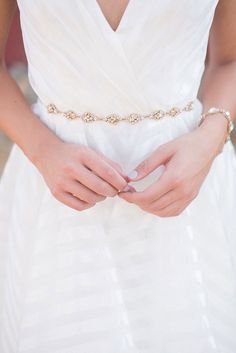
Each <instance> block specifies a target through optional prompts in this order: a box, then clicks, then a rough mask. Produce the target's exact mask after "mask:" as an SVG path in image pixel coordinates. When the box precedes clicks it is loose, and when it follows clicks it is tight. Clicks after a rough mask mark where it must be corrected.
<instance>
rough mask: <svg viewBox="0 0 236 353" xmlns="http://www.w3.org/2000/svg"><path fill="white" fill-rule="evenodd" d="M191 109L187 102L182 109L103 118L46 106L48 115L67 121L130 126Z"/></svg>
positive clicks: (174, 115) (191, 106)
mask: <svg viewBox="0 0 236 353" xmlns="http://www.w3.org/2000/svg"><path fill="white" fill-rule="evenodd" d="M192 109H193V101H190V102H188V103H187V104H186V105H185V106H184V107H182V108H178V107H173V108H170V109H169V110H166V111H165V110H161V109H159V110H156V111H154V112H151V113H150V114H147V115H142V114H138V113H131V114H129V115H126V116H120V115H118V114H109V115H107V116H105V117H101V116H97V115H95V114H93V113H90V112H85V113H82V114H80V115H79V114H77V113H75V112H73V111H71V110H70V111H67V112H62V111H60V110H59V109H58V108H57V107H56V105H55V104H53V103H50V104H48V105H47V111H48V113H50V114H62V115H63V116H64V117H65V118H66V119H69V120H74V119H81V120H82V121H84V122H86V123H88V122H91V121H105V122H108V123H110V124H117V123H118V122H120V121H127V122H129V123H131V124H135V123H137V122H139V121H141V120H143V119H154V120H160V119H162V118H164V117H167V116H169V117H176V116H177V115H179V114H180V113H182V112H184V111H185V112H186V111H190V110H192Z"/></svg>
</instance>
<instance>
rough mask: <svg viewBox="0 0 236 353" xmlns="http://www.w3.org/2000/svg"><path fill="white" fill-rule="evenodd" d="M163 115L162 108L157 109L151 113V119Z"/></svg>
mask: <svg viewBox="0 0 236 353" xmlns="http://www.w3.org/2000/svg"><path fill="white" fill-rule="evenodd" d="M164 115H165V112H164V111H163V110H157V111H155V112H153V113H152V117H153V119H156V120H159V119H161V118H163V117H164Z"/></svg>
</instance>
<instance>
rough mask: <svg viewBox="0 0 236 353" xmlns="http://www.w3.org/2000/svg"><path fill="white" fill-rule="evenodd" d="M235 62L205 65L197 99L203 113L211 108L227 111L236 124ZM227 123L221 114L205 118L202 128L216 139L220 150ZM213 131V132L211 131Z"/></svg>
mask: <svg viewBox="0 0 236 353" xmlns="http://www.w3.org/2000/svg"><path fill="white" fill-rule="evenodd" d="M235 92H236V61H232V62H229V63H225V64H220V65H215V66H213V65H210V64H209V65H207V66H206V69H205V71H204V74H203V77H202V81H201V85H200V88H199V92H198V98H199V99H200V101H201V102H202V104H203V112H206V111H207V110H208V109H209V108H211V107H219V108H224V109H226V110H229V111H230V113H231V118H232V120H233V122H234V123H235V124H236V97H235ZM227 126H228V122H227V120H226V119H225V118H224V117H223V115H222V114H220V113H219V114H214V115H211V116H210V117H209V118H206V119H205V120H204V122H203V124H202V127H203V128H204V129H206V131H207V133H210V134H209V137H210V135H211V136H212V137H215V138H216V139H217V138H218V140H219V143H220V146H221V149H222V148H223V146H224V141H225V137H226V135H227ZM213 129H214V130H213Z"/></svg>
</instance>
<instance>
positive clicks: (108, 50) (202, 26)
mask: <svg viewBox="0 0 236 353" xmlns="http://www.w3.org/2000/svg"><path fill="white" fill-rule="evenodd" d="M217 3H218V1H217V0H199V1H197V2H196V1H195V0H180V1H174V0H166V1H162V0H147V1H143V0H130V2H129V3H128V5H127V8H126V10H125V12H124V14H123V16H122V19H121V21H120V23H119V26H118V28H117V30H116V31H113V30H112V28H111V27H110V26H109V23H108V22H107V21H106V19H105V17H104V15H103V13H102V11H101V9H100V8H99V5H98V3H97V2H96V0H71V1H70V2H65V1H58V0H51V1H47V0H34V1H33V2H32V1H29V0H18V5H19V9H20V19H21V25H22V33H23V40H24V45H25V50H26V55H27V58H28V69H29V79H30V83H31V85H32V87H33V89H34V91H35V92H36V94H37V95H38V97H39V99H40V100H41V101H42V102H43V103H44V104H48V103H50V102H54V103H55V104H57V105H58V107H59V108H60V109H74V110H76V111H78V112H81V111H84V110H93V111H95V112H96V113H98V114H106V113H107V112H110V111H113V112H117V113H121V114H123V113H127V112H131V111H137V112H148V111H150V110H153V109H156V108H157V107H167V106H168V107H169V106H173V105H177V104H178V105H181V104H184V103H185V102H187V101H190V100H194V99H195V98H196V96H197V92H198V88H199V84H200V80H201V76H202V73H203V70H204V60H205V55H206V50H207V43H208V36H209V30H210V26H211V23H212V20H213V16H214V11H215V8H216V5H217Z"/></svg>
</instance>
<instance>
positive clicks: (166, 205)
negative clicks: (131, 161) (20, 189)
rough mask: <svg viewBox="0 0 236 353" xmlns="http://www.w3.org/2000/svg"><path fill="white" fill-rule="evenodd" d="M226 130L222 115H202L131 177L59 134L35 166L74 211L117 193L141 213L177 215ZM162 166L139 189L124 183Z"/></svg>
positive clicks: (195, 192) (192, 194)
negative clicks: (201, 119)
mask: <svg viewBox="0 0 236 353" xmlns="http://www.w3.org/2000/svg"><path fill="white" fill-rule="evenodd" d="M212 127H214V134H213V133H212ZM226 132H227V123H226V119H222V118H221V119H219V118H218V119H217V118H213V117H212V118H211V119H206V120H205V122H204V123H203V124H202V125H201V126H199V127H198V128H196V129H194V130H193V131H191V132H189V133H186V134H184V135H182V136H180V137H178V138H175V139H173V140H171V141H169V142H167V143H164V144H162V145H161V146H159V147H158V148H156V149H155V150H154V151H153V152H152V153H151V154H150V155H149V156H148V157H147V158H146V159H145V160H143V161H142V162H141V163H140V164H139V165H137V166H136V168H135V170H136V172H137V173H138V174H137V176H136V177H135V178H134V177H133V178H131V176H130V175H124V174H123V172H122V170H121V167H120V166H119V164H118V163H116V162H114V161H112V160H111V159H109V158H108V157H106V156H105V155H103V154H102V153H100V152H97V151H95V150H93V149H92V148H90V147H88V146H83V145H79V144H76V143H67V142H64V141H62V140H60V139H58V138H56V139H53V140H51V141H49V142H48V143H47V144H45V146H43V147H42V148H41V149H40V153H39V155H38V158H36V160H35V165H36V167H37V168H38V170H39V171H40V172H41V174H42V176H43V178H44V180H45V182H46V184H47V185H48V187H49V189H50V191H51V193H52V195H53V196H54V197H55V198H56V199H58V200H59V201H60V202H62V203H64V204H65V205H67V206H69V207H71V208H74V209H75V210H78V211H83V210H85V209H87V208H90V207H92V206H94V205H95V204H96V203H97V202H100V201H103V200H104V199H106V197H108V196H110V197H114V196H117V197H120V198H122V199H123V200H125V201H127V202H129V203H133V204H136V205H137V206H138V207H140V208H141V209H143V210H144V211H146V212H149V213H152V214H155V215H158V216H161V217H170V216H177V215H179V214H180V213H181V212H182V211H183V210H184V209H185V208H186V207H187V206H188V204H189V203H190V202H191V201H192V200H193V199H194V198H195V197H196V196H197V195H198V193H199V190H200V188H201V185H202V183H203V181H204V179H205V178H206V175H207V174H208V172H209V170H210V168H211V164H212V162H213V160H214V158H215V157H216V156H217V155H218V154H219V153H220V152H221V151H222V149H223V146H224V141H225V135H226ZM161 165H162V166H164V167H165V168H164V172H163V173H162V174H161V176H160V177H159V178H157V180H156V181H154V182H153V183H152V184H151V185H149V186H148V187H146V188H145V189H144V190H142V191H136V190H135V187H133V186H129V182H131V181H132V182H135V181H138V180H141V179H142V178H144V177H146V176H147V175H148V174H150V173H151V172H152V171H154V170H155V169H156V168H158V167H159V166H161ZM132 174H134V173H132ZM134 185H135V184H134ZM125 190H128V191H125Z"/></svg>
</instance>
